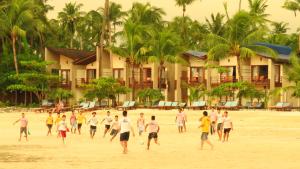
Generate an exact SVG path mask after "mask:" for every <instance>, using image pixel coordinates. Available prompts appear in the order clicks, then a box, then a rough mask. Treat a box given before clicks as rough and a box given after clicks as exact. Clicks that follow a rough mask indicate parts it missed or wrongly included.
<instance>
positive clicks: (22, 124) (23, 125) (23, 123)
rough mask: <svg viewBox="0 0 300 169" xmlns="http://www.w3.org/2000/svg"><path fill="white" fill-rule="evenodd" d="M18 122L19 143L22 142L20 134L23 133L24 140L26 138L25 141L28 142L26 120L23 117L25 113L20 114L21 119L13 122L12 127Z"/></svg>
mask: <svg viewBox="0 0 300 169" xmlns="http://www.w3.org/2000/svg"><path fill="white" fill-rule="evenodd" d="M18 122H20V138H19V141H21V140H22V134H23V133H24V135H25V138H26V141H28V138H27V136H28V128H27V126H28V120H27V118H26V117H25V113H22V117H21V118H19V119H18V120H17V121H15V122H14V123H13V125H15V124H16V123H18Z"/></svg>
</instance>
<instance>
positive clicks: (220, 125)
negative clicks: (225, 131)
mask: <svg viewBox="0 0 300 169" xmlns="http://www.w3.org/2000/svg"><path fill="white" fill-rule="evenodd" d="M222 128H223V124H222V123H218V125H217V130H218V131H221V130H222Z"/></svg>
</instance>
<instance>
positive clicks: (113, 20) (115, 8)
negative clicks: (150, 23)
mask: <svg viewBox="0 0 300 169" xmlns="http://www.w3.org/2000/svg"><path fill="white" fill-rule="evenodd" d="M125 15H126V13H125V12H123V11H122V6H121V5H120V4H117V3H114V2H112V3H110V6H109V16H108V18H109V19H108V21H109V25H110V27H111V24H112V26H113V33H114V34H115V33H116V27H117V26H118V25H121V24H122V21H121V19H122V18H123V17H124V16H125ZM110 29H111V28H110Z"/></svg>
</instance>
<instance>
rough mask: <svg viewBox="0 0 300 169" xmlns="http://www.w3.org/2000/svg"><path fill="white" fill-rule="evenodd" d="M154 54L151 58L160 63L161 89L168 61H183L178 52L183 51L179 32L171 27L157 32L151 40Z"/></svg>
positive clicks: (159, 84) (159, 85)
mask: <svg viewBox="0 0 300 169" xmlns="http://www.w3.org/2000/svg"><path fill="white" fill-rule="evenodd" d="M150 44H151V45H150V46H151V50H152V55H153V56H151V57H149V60H150V61H152V62H157V63H159V83H158V88H159V89H161V87H162V86H161V85H162V82H163V79H162V72H163V67H164V65H165V63H166V62H171V63H175V62H178V61H181V59H180V57H179V56H178V54H179V53H180V52H182V51H181V45H180V44H181V42H180V38H179V36H178V34H176V33H175V32H173V31H171V30H170V29H167V28H164V29H163V30H160V31H158V32H156V33H155V36H153V38H152V40H151V42H150Z"/></svg>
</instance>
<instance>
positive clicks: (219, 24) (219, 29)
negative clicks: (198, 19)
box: [205, 13, 225, 36]
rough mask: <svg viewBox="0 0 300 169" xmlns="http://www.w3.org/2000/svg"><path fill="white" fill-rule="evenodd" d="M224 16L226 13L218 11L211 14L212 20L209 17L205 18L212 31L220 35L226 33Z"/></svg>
mask: <svg viewBox="0 0 300 169" xmlns="http://www.w3.org/2000/svg"><path fill="white" fill-rule="evenodd" d="M224 17H225V15H222V14H220V13H217V14H216V16H215V15H214V14H211V21H210V20H208V18H206V19H205V20H206V23H207V25H208V29H209V31H210V33H213V34H216V35H220V36H222V35H224V32H225V24H224V21H223V20H224Z"/></svg>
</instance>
